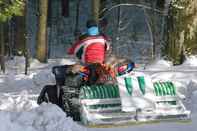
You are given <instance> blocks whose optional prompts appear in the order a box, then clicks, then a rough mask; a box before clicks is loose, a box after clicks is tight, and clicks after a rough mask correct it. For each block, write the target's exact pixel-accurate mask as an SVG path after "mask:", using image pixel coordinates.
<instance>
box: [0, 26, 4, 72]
mask: <svg viewBox="0 0 197 131" xmlns="http://www.w3.org/2000/svg"><path fill="white" fill-rule="evenodd" d="M3 27H4V26H3V23H0V45H1V50H0V64H1V70H2V71H3V73H5V56H4V54H5V41H4V28H3Z"/></svg>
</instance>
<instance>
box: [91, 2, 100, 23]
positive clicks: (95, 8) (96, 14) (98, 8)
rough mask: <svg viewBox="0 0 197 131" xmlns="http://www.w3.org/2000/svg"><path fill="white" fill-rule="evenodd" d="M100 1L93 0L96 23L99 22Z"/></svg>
mask: <svg viewBox="0 0 197 131" xmlns="http://www.w3.org/2000/svg"><path fill="white" fill-rule="evenodd" d="M99 11H100V0H92V16H93V18H94V20H96V22H97V23H98V22H99Z"/></svg>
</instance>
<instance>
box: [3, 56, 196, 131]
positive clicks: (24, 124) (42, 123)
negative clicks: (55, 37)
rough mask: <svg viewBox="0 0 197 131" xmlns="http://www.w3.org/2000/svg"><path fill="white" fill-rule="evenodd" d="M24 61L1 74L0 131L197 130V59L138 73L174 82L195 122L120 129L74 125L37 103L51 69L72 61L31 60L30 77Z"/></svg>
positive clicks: (160, 63) (14, 62) (57, 111)
mask: <svg viewBox="0 0 197 131" xmlns="http://www.w3.org/2000/svg"><path fill="white" fill-rule="evenodd" d="M23 63H24V59H23V58H21V57H15V59H14V60H11V61H9V62H7V71H6V73H5V74H0V131H105V130H106V131H120V130H121V131H130V130H135V131H138V130H139V131H149V130H150V131H166V130H168V131H186V130H189V131H196V130H197V125H196V123H197V101H196V100H197V57H190V58H188V59H187V60H186V61H185V63H184V64H182V65H179V66H172V64H171V63H170V62H168V61H164V60H158V61H155V62H153V63H152V64H151V65H147V66H146V67H143V68H138V69H136V70H138V71H139V70H144V72H145V73H147V74H149V75H151V77H152V79H153V80H160V79H161V80H163V79H165V80H171V81H173V82H174V83H175V84H176V86H177V88H178V90H179V92H180V94H179V96H180V97H183V96H185V97H186V99H185V100H184V103H185V105H186V107H187V108H188V109H190V110H191V111H192V122H190V123H175V122H172V123H170V122H168V123H167V122H165V123H159V124H150V125H136V126H129V127H117V128H92V129H91V128H86V127H83V126H81V125H78V124H77V123H75V122H73V121H72V120H71V119H70V118H67V117H66V116H65V113H64V112H62V111H61V109H60V108H58V107H57V106H55V105H52V104H43V105H41V106H38V105H37V104H36V99H37V96H38V94H39V92H40V90H41V88H42V87H43V86H44V85H45V84H54V83H55V80H54V76H53V75H52V73H51V67H52V66H54V65H60V64H72V63H73V61H72V60H68V59H57V60H49V63H48V64H41V63H39V62H38V61H36V60H32V62H31V67H30V71H29V74H28V75H24V66H22V65H23Z"/></svg>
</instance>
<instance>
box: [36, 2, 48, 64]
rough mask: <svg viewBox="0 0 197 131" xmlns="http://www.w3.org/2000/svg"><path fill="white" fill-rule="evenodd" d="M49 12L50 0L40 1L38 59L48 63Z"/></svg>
mask: <svg viewBox="0 0 197 131" xmlns="http://www.w3.org/2000/svg"><path fill="white" fill-rule="evenodd" d="M47 10H48V0H39V13H40V15H39V22H38V32H37V49H36V57H37V59H38V60H39V61H40V62H47Z"/></svg>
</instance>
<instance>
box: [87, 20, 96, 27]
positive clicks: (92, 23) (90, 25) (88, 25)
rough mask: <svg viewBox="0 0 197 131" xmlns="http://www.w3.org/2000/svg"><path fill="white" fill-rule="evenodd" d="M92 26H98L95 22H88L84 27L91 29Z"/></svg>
mask: <svg viewBox="0 0 197 131" xmlns="http://www.w3.org/2000/svg"><path fill="white" fill-rule="evenodd" d="M93 26H96V27H97V26H98V25H97V23H96V21H95V20H88V21H87V23H86V27H87V28H90V27H93Z"/></svg>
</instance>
